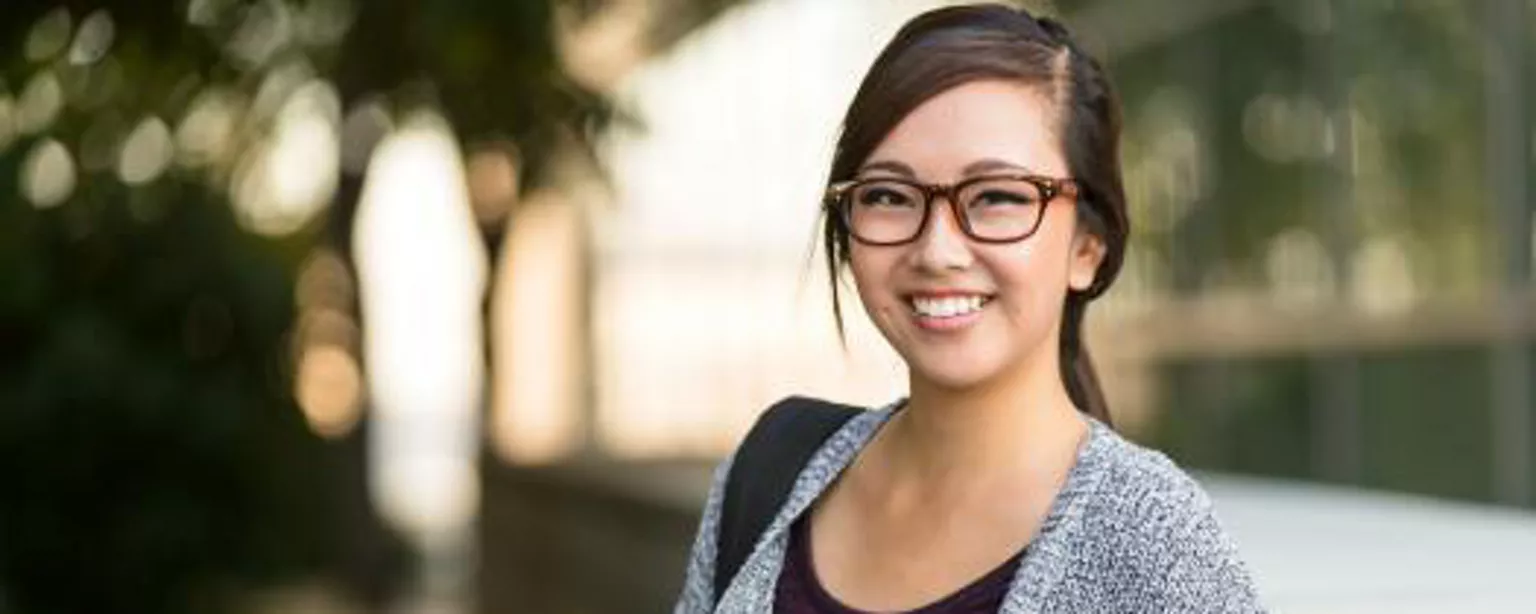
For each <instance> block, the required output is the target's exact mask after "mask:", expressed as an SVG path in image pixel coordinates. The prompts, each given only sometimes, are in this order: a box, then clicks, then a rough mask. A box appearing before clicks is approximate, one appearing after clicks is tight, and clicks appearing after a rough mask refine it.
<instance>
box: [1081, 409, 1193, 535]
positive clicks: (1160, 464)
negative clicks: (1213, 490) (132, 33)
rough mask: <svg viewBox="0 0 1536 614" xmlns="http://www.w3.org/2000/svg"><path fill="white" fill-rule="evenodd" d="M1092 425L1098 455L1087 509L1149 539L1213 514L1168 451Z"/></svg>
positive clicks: (1169, 532)
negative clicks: (1095, 432) (1134, 530)
mask: <svg viewBox="0 0 1536 614" xmlns="http://www.w3.org/2000/svg"><path fill="white" fill-rule="evenodd" d="M1095 428H1097V429H1099V430H1100V433H1099V435H1098V439H1101V440H1102V441H1100V442H1097V443H1099V446H1098V447H1099V448H1100V449H1099V450H1098V454H1099V455H1101V456H1102V458H1101V459H1100V462H1099V463H1098V465H1097V466H1098V467H1099V468H1100V469H1099V471H1098V475H1097V476H1095V477H1096V482H1097V487H1096V488H1095V493H1094V494H1095V495H1096V496H1095V497H1094V498H1093V501H1092V502H1091V505H1090V506H1089V511H1090V513H1093V514H1094V515H1096V516H1100V517H1102V518H1103V519H1105V520H1111V521H1118V522H1123V523H1126V524H1127V525H1129V526H1128V527H1127V528H1134V529H1136V532H1138V533H1143V534H1145V536H1147V537H1154V536H1157V535H1174V534H1177V533H1178V532H1180V531H1181V530H1183V529H1186V528H1187V527H1188V525H1190V524H1193V523H1197V522H1198V521H1199V520H1201V519H1202V518H1204V517H1206V516H1208V515H1210V514H1212V513H1213V510H1212V504H1211V500H1210V497H1209V496H1208V495H1207V494H1206V492H1205V489H1204V488H1202V487H1201V486H1200V483H1199V482H1197V481H1196V480H1195V479H1194V478H1193V477H1191V476H1190V475H1189V474H1188V473H1186V472H1185V471H1184V470H1183V469H1181V468H1180V467H1179V466H1178V465H1177V464H1176V463H1174V462H1173V460H1171V459H1169V458H1168V456H1167V455H1165V454H1163V453H1162V452H1158V451H1156V450H1152V449H1149V448H1145V447H1142V446H1140V445H1137V444H1136V443H1133V442H1131V441H1129V440H1126V439H1124V438H1123V437H1121V436H1120V435H1119V434H1117V433H1115V432H1113V431H1111V430H1109V429H1108V428H1107V427H1101V426H1096V427H1095Z"/></svg>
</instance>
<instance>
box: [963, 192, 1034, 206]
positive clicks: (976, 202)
mask: <svg viewBox="0 0 1536 614" xmlns="http://www.w3.org/2000/svg"><path fill="white" fill-rule="evenodd" d="M1035 201H1036V198H1035V197H1034V196H1032V195H1029V194H1025V193H1022V192H1010V191H1006V190H988V191H986V192H982V193H981V194H978V195H976V198H974V199H971V206H972V207H996V206H1006V205H1032V204H1034V203H1035Z"/></svg>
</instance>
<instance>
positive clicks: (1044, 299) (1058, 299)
mask: <svg viewBox="0 0 1536 614" xmlns="http://www.w3.org/2000/svg"><path fill="white" fill-rule="evenodd" d="M1036 238H1039V239H1044V240H1042V241H1032V242H1026V243H1025V244H1021V245H1018V246H1016V247H1015V248H1014V249H1012V250H1005V251H1001V252H999V253H996V254H993V256H992V257H991V258H989V260H991V263H990V264H991V266H990V267H989V268H991V270H992V272H993V275H994V277H995V280H996V282H997V285H998V290H999V291H1000V292H1002V293H1004V294H1006V295H1007V299H1008V300H1007V311H1008V314H1009V317H1010V318H1012V319H1014V320H1016V321H1019V322H1020V323H1021V324H1026V325H1027V324H1032V323H1037V322H1041V321H1052V320H1054V315H1055V312H1057V311H1060V309H1061V305H1062V303H1063V302H1064V301H1065V300H1066V293H1067V282H1068V266H1067V265H1068V262H1067V260H1068V258H1067V255H1068V248H1069V247H1070V245H1069V242H1068V241H1063V240H1058V239H1057V238H1056V237H1048V236H1045V235H1040V236H1037V237H1036Z"/></svg>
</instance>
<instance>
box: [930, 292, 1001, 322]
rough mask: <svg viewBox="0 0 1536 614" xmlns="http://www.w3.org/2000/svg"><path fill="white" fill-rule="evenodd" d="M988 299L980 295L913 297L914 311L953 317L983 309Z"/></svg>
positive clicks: (937, 316) (933, 315) (932, 315)
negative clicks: (982, 306)
mask: <svg viewBox="0 0 1536 614" xmlns="http://www.w3.org/2000/svg"><path fill="white" fill-rule="evenodd" d="M984 302H986V299H984V298H982V297H981V296H979V295H972V296H949V297H944V298H922V297H912V311H914V312H916V313H917V315H920V316H927V317H931V318H952V317H955V316H961V315H966V314H968V313H971V312H974V311H978V310H980V309H981V305H982V303H984Z"/></svg>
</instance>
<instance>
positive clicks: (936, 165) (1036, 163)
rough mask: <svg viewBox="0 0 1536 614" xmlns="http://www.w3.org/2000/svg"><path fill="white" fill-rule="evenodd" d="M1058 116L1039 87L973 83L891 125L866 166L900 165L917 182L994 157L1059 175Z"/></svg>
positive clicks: (1062, 163) (955, 173)
mask: <svg viewBox="0 0 1536 614" xmlns="http://www.w3.org/2000/svg"><path fill="white" fill-rule="evenodd" d="M1059 117H1060V112H1059V111H1058V108H1057V104H1056V103H1055V102H1054V101H1052V100H1051V99H1050V98H1049V97H1048V96H1046V94H1045V91H1044V89H1043V88H1041V87H1039V86H1029V85H1024V84H1021V83H1014V82H1008V81H991V80H988V81H974V82H971V83H966V84H963V85H959V86H956V87H954V88H951V89H948V90H945V91H943V92H941V93H939V94H938V95H936V96H934V97H933V98H930V99H928V100H927V101H925V102H923V103H922V104H921V105H919V106H918V107H917V108H916V109H913V110H912V112H911V113H909V114H907V116H906V117H904V118H902V120H901V121H900V122H899V123H897V124H896V127H895V128H893V129H892V130H891V131H890V133H888V134H886V136H885V139H884V140H882V141H881V142H880V145H879V146H877V147H876V148H875V150H874V151H873V152H872V153H871V154H870V156H869V159H868V160H866V161H865V164H869V163H873V162H889V161H894V162H900V163H902V164H905V165H907V166H909V167H911V168H912V169H913V170H914V171H915V172H916V173H917V177H918V179H922V180H924V181H951V180H954V179H958V178H959V177H960V176H961V174H962V172H963V171H962V169H964V168H965V167H966V166H967V165H969V164H971V163H972V162H975V161H977V160H985V159H995V160H1002V161H1005V162H1008V163H1010V164H1012V165H1014V166H1018V167H1021V168H1024V169H1028V170H1029V171H1032V172H1035V173H1039V174H1043V175H1051V176H1057V177H1064V176H1066V175H1067V165H1066V160H1065V158H1064V156H1063V155H1062V151H1061V149H1062V148H1061V144H1060V143H1061V141H1060V139H1059V137H1058V135H1059V133H1060V131H1059V128H1058V124H1059V120H1058V118H1059Z"/></svg>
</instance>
